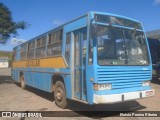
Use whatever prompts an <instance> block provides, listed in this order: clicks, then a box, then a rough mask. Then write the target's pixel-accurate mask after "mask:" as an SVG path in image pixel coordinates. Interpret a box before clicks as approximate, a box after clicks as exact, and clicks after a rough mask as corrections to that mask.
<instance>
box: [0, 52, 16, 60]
mask: <svg viewBox="0 0 160 120" xmlns="http://www.w3.org/2000/svg"><path fill="white" fill-rule="evenodd" d="M12 53H13V52H11V51H0V57H8V58H9V60H12Z"/></svg>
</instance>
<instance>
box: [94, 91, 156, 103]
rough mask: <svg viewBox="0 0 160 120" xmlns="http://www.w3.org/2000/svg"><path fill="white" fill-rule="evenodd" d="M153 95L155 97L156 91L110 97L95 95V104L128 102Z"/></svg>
mask: <svg viewBox="0 0 160 120" xmlns="http://www.w3.org/2000/svg"><path fill="white" fill-rule="evenodd" d="M153 95H155V93H154V89H151V90H144V91H136V92H127V93H121V94H110V95H97V94H94V96H93V102H94V103H95V104H101V103H115V102H122V101H127V100H135V99H139V98H145V97H151V96H153Z"/></svg>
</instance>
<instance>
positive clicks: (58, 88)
mask: <svg viewBox="0 0 160 120" xmlns="http://www.w3.org/2000/svg"><path fill="white" fill-rule="evenodd" d="M54 98H55V103H56V105H57V106H58V107H60V108H66V107H67V99H66V91H65V87H64V84H63V82H61V81H57V82H56V84H55V90H54Z"/></svg>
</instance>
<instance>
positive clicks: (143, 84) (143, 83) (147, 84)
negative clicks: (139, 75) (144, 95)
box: [142, 80, 151, 86]
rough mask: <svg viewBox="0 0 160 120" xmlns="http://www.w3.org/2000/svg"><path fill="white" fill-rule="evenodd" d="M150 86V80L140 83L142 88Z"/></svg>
mask: <svg viewBox="0 0 160 120" xmlns="http://www.w3.org/2000/svg"><path fill="white" fill-rule="evenodd" d="M150 85H151V81H150V80H147V81H143V82H142V86H150Z"/></svg>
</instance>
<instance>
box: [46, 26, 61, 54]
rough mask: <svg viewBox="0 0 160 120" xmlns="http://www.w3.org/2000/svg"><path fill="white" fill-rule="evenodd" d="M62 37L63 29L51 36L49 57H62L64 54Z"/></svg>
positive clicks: (48, 47)
mask: <svg viewBox="0 0 160 120" xmlns="http://www.w3.org/2000/svg"><path fill="white" fill-rule="evenodd" d="M62 36H63V30H62V29H61V30H58V31H55V32H52V33H51V34H49V41H48V45H47V56H60V55H61V54H62Z"/></svg>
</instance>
